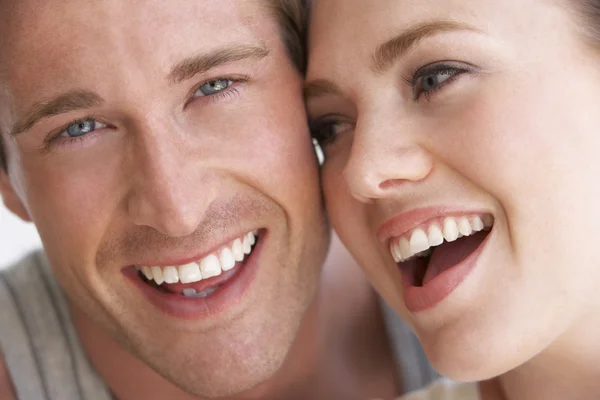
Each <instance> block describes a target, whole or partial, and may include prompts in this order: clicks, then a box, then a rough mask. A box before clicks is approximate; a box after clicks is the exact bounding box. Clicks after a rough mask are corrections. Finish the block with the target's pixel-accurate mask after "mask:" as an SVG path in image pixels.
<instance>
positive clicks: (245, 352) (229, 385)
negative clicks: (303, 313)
mask: <svg viewBox="0 0 600 400" xmlns="http://www.w3.org/2000/svg"><path fill="white" fill-rule="evenodd" d="M175 347H177V348H176V349H173V350H171V351H168V350H164V351H162V352H161V351H153V352H152V353H151V354H148V355H146V356H138V358H140V359H141V361H142V362H143V363H145V364H147V365H149V366H151V368H152V369H153V370H154V371H155V372H156V373H158V374H159V375H160V376H162V377H163V378H164V379H166V380H167V381H169V382H170V383H171V384H173V385H174V386H176V387H178V388H179V389H181V390H182V391H183V392H185V393H187V394H190V395H192V396H195V397H199V398H206V399H219V398H228V397H230V396H235V395H243V394H244V393H247V395H248V396H249V397H256V395H255V394H258V393H260V392H261V391H262V389H261V388H262V387H264V386H266V387H269V388H270V387H271V386H272V382H273V378H274V377H275V376H276V375H277V373H278V371H279V370H280V369H281V367H282V365H283V363H284V361H285V359H286V356H287V355H288V353H289V350H290V349H291V347H292V340H288V341H287V342H284V341H281V340H278V341H277V343H273V341H271V344H270V345H269V344H267V343H260V344H253V345H249V346H248V347H247V348H243V346H231V345H229V346H228V345H227V343H218V344H216V345H215V344H213V345H212V346H211V349H210V350H208V351H206V352H204V351H202V347H203V346H202V345H196V346H195V347H196V348H197V350H194V351H185V350H184V349H183V348H182V347H183V346H175ZM165 349H166V347H165ZM166 351H168V353H166ZM161 353H162V354H161ZM270 389H271V388H270ZM270 389H269V390H270ZM258 398H261V397H260V396H258Z"/></svg>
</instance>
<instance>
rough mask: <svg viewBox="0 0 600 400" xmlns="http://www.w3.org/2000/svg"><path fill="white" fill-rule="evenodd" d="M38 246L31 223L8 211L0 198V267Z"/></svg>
mask: <svg viewBox="0 0 600 400" xmlns="http://www.w3.org/2000/svg"><path fill="white" fill-rule="evenodd" d="M39 247H41V242H40V238H39V236H38V234H37V231H36V230H35V227H34V226H33V224H26V223H24V222H23V221H21V220H20V219H19V218H17V217H16V216H15V215H13V214H12V213H10V212H9V211H8V210H7V209H6V208H5V207H4V204H2V201H1V198H0V268H3V267H6V266H8V265H10V264H12V263H13V262H15V261H17V260H18V259H20V258H21V257H23V256H24V255H25V254H26V253H28V252H29V251H31V250H33V249H36V248H39Z"/></svg>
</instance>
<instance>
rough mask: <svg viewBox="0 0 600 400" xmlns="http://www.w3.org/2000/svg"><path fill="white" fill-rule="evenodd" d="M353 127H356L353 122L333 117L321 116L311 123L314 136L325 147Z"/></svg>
mask: <svg viewBox="0 0 600 400" xmlns="http://www.w3.org/2000/svg"><path fill="white" fill-rule="evenodd" d="M352 129H354V124H353V123H351V122H348V121H342V120H340V119H334V118H333V117H324V118H320V119H317V120H315V121H314V122H312V123H311V124H310V132H311V135H312V137H313V138H314V139H316V140H317V142H319V145H321V147H323V148H326V147H327V146H328V145H331V144H332V143H334V142H335V140H336V139H337V138H338V137H339V136H340V135H341V134H343V133H346V132H348V131H350V130H352Z"/></svg>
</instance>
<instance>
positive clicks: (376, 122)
mask: <svg viewBox="0 0 600 400" xmlns="http://www.w3.org/2000/svg"><path fill="white" fill-rule="evenodd" d="M381 121H388V122H387V123H384V122H381ZM389 121H390V119H382V118H373V119H371V120H370V121H365V122H364V123H362V124H361V123H360V122H359V124H357V127H356V130H355V132H354V141H353V143H352V149H351V151H350V155H349V158H348V161H347V163H346V166H345V168H344V178H345V180H346V184H347V186H348V188H349V190H350V192H351V194H352V195H353V196H354V197H355V198H356V199H358V200H359V201H362V202H371V201H373V200H376V199H385V198H389V197H394V196H398V195H399V194H400V193H401V192H403V191H405V189H406V188H407V187H408V186H409V185H410V183H417V182H420V181H422V180H424V179H425V178H426V177H427V176H428V175H429V174H430V172H431V171H432V169H433V158H432V156H431V155H430V154H429V153H428V152H427V151H426V150H425V149H424V148H423V147H422V146H421V145H420V144H419V142H418V137H417V135H416V132H415V130H414V129H411V127H410V125H409V124H405V123H399V124H396V125H395V124H394V123H389Z"/></svg>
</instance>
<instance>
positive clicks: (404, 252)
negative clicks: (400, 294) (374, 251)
mask: <svg viewBox="0 0 600 400" xmlns="http://www.w3.org/2000/svg"><path fill="white" fill-rule="evenodd" d="M493 225H494V218H493V216H492V215H490V214H482V215H467V216H461V217H446V218H438V219H436V220H434V221H429V222H427V223H426V224H423V225H421V226H419V227H417V228H415V229H413V230H411V231H409V232H407V233H406V234H404V235H402V236H399V237H395V238H392V239H391V241H390V252H391V254H392V257H393V258H394V261H396V263H397V264H398V266H399V267H400V269H401V271H402V275H403V279H405V280H408V281H409V282H408V283H409V286H412V287H424V286H426V285H427V284H428V283H429V282H431V281H432V280H434V279H435V278H436V277H438V276H439V275H440V274H442V273H443V272H445V271H447V270H449V269H451V268H452V267H454V266H457V265H459V264H461V263H462V262H463V261H464V260H465V259H467V258H468V257H469V256H470V255H471V254H472V253H473V252H475V250H477V249H478V248H479V246H480V245H481V244H482V243H483V242H484V240H485V239H486V237H487V236H488V235H489V233H490V231H491V229H492V227H493Z"/></svg>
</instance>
